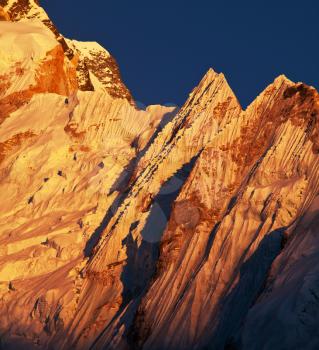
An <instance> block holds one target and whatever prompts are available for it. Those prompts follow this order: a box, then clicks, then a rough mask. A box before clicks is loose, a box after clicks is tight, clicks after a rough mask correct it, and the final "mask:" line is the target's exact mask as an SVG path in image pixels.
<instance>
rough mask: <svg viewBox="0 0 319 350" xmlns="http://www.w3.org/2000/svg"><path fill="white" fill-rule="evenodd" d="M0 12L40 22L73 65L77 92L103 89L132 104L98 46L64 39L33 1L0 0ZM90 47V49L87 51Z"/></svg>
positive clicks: (115, 67)
mask: <svg viewBox="0 0 319 350" xmlns="http://www.w3.org/2000/svg"><path fill="white" fill-rule="evenodd" d="M0 6H1V7H2V11H4V13H6V16H7V18H10V20H11V21H21V20H35V19H36V20H39V21H41V22H42V23H43V25H45V26H46V27H48V28H49V29H50V30H51V31H52V32H53V33H54V35H55V37H56V39H57V41H58V42H59V43H60V45H61V47H62V48H63V50H64V53H65V55H66V57H67V59H68V60H69V61H70V62H71V63H73V64H74V65H75V68H76V72H77V80H78V86H79V89H80V90H82V91H94V90H95V89H104V90H106V91H107V92H108V93H109V94H111V95H112V96H114V97H117V98H125V99H127V100H128V101H129V102H130V103H133V98H132V96H131V94H130V92H129V90H128V89H127V87H126V86H125V85H124V83H123V82H122V80H121V76H120V71H119V68H118V65H117V63H116V61H115V59H114V58H113V57H112V56H111V55H110V54H109V53H108V52H107V51H106V50H105V49H104V48H103V47H101V46H100V45H99V44H98V43H91V44H90V45H89V47H88V43H81V42H79V41H72V40H68V39H66V38H64V37H63V35H61V34H60V33H59V31H58V29H57V28H56V27H55V25H54V24H53V23H52V21H51V20H50V19H49V17H48V15H47V13H46V12H45V10H44V9H43V8H42V7H41V6H40V4H39V2H38V1H35V0H0ZM90 48H91V49H92V50H90Z"/></svg>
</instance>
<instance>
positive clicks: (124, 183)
mask: <svg viewBox="0 0 319 350" xmlns="http://www.w3.org/2000/svg"><path fill="white" fill-rule="evenodd" d="M0 5H1V8H0V18H1V19H2V21H0V34H1V35H0V76H1V80H0V203H1V214H0V307H1V311H2V312H1V313H0V340H1V343H0V344H1V346H2V348H4V349H65V350H67V349H79V350H82V349H123V350H124V349H125V350H126V349H143V350H148V349H156V350H157V349H158V350H160V349H161V350H162V349H163V350H165V349H167V350H184V349H194V350H195V349H196V350H197V349H243V350H245V349H296V350H297V349H317V348H318V347H319V337H318V334H319V328H318V321H319V319H318V317H319V316H318V315H319V302H318V300H319V280H318V271H317V270H318V262H319V261H318V256H319V245H318V242H319V240H318V238H317V223H318V220H319V216H318V209H319V198H318V193H319V157H318V154H319V141H318V136H319V121H318V116H319V95H318V93H317V91H316V90H315V89H314V88H312V87H309V86H306V85H305V84H302V83H293V82H291V81H290V80H288V79H287V78H286V77H285V76H280V77H278V78H277V79H276V80H275V81H274V82H273V83H272V84H270V85H269V86H268V87H267V88H266V89H265V90H264V91H263V92H262V93H261V94H260V95H259V96H258V97H257V98H256V99H255V101H254V102H253V103H252V104H251V105H250V106H249V107H248V108H247V109H246V110H242V108H241V106H240V104H239V103H238V101H237V99H236V97H235V95H234V94H233V92H232V90H231V88H230V87H229V85H228V83H227V81H226V79H225V77H224V75H223V74H218V73H216V72H214V71H213V70H209V71H208V72H207V74H206V75H205V76H204V77H203V79H202V81H201V82H200V83H199V85H198V86H197V87H196V88H195V89H194V90H193V91H192V93H191V94H190V95H189V98H188V100H187V101H186V103H185V104H184V106H182V108H181V109H180V110H177V109H175V108H172V107H164V106H149V107H148V108H147V109H146V110H138V109H137V108H136V107H135V105H134V101H133V99H132V97H131V95H130V93H129V91H128V90H127V88H126V87H125V85H124V84H123V83H122V81H121V79H120V74H119V71H118V67H117V65H116V63H115V61H114V59H113V58H112V56H111V55H110V54H109V53H108V52H107V51H106V50H105V49H103V48H102V47H101V46H99V45H98V44H97V43H81V42H78V41H75V40H68V39H64V38H63V37H62V36H61V35H60V34H59V33H58V31H57V29H56V28H55V27H54V25H53V23H52V22H51V21H50V20H49V18H48V16H47V15H46V13H45V12H44V10H43V9H42V8H41V7H40V5H39V4H38V2H35V1H14V0H12V1H0Z"/></svg>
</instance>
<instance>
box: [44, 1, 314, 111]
mask: <svg viewBox="0 0 319 350" xmlns="http://www.w3.org/2000/svg"><path fill="white" fill-rule="evenodd" d="M40 2H41V4H42V6H43V7H44V8H45V9H46V10H47V12H48V13H49V15H50V17H51V18H52V20H53V21H54V22H55V24H56V25H57V27H58V29H59V30H60V32H62V33H63V34H64V35H65V36H67V37H70V38H74V39H78V40H93V41H98V42H99V43H100V44H101V45H102V46H104V47H105V48H106V49H107V50H109V51H110V52H111V53H112V54H113V56H114V57H115V58H116V60H117V61H118V63H119V66H120V70H121V73H122V77H123V80H124V82H125V83H126V85H127V86H128V87H129V89H130V90H131V92H132V94H133V96H134V98H135V99H136V100H137V101H140V102H142V103H144V104H154V103H161V104H165V103H175V104H178V105H181V104H183V102H185V100H186V98H187V96H188V94H189V92H190V91H191V90H192V89H193V87H194V86H196V85H197V83H198V82H199V80H200V79H201V78H202V76H203V75H204V74H205V72H206V71H207V70H208V68H209V67H212V68H213V69H214V70H216V71H218V72H223V73H224V74H225V75H226V78H227V80H228V82H229V84H230V85H231V87H232V88H233V90H234V92H235V93H236V95H237V97H238V98H239V100H240V102H241V103H242V105H243V106H244V107H245V106H246V105H247V104H248V103H250V102H251V101H252V100H253V99H254V98H255V96H256V95H258V94H259V93H260V92H261V91H262V90H263V89H264V88H265V87H266V86H267V85H268V84H269V83H270V82H271V81H273V79H274V78H275V77H276V76H278V75H279V74H282V73H283V74H285V75H287V76H288V78H290V79H292V80H294V81H304V82H305V83H307V84H310V85H314V86H316V87H319V20H318V18H319V1H317V0H303V1H296V0H290V1H286V0H277V1H273V0H268V1H263V0H259V1H257V0H256V1H251V0H241V1H240V0H228V1H225V0H219V1H215V0H210V1H209V0H197V1H190V0H183V1H182V0H171V1H168V0H161V1H155V0H153V1H150V0H148V1H146V0H135V1H132V0H123V1H121V0H114V1H101V0H90V1H87V0H86V1H84V0H77V1H71V0H54V1H52V0H51V1H49V0H42V1H40Z"/></svg>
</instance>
